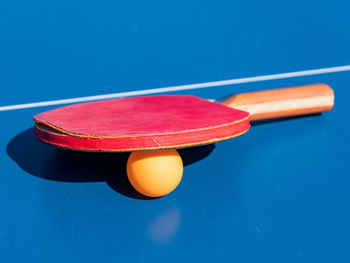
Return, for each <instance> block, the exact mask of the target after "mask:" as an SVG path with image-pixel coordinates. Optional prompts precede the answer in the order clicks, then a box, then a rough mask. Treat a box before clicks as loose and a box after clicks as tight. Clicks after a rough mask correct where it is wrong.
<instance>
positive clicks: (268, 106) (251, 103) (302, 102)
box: [221, 84, 334, 121]
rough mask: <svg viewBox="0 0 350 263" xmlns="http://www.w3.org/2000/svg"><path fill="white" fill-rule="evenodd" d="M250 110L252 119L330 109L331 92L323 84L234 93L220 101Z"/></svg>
mask: <svg viewBox="0 0 350 263" xmlns="http://www.w3.org/2000/svg"><path fill="white" fill-rule="evenodd" d="M221 104H224V105H226V106H228V107H231V108H235V109H240V110H244V111H247V112H249V113H250V119H251V120H252V121H257V120H266V119H274V118H282V117H291V116H298V115H308V114H316V113H321V112H325V111H329V110H331V109H332V107H333V104H334V92H333V90H332V88H331V87H329V86H328V85H326V84H312V85H306V86H299V87H292V88H282V89H273V90H264V91H256V92H248V93H241V94H237V95H233V96H231V97H229V98H227V99H225V100H224V101H222V102H221Z"/></svg>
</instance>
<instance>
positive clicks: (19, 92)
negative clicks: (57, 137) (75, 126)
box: [0, 0, 350, 263]
mask: <svg viewBox="0 0 350 263" xmlns="http://www.w3.org/2000/svg"><path fill="white" fill-rule="evenodd" d="M349 10H350V2H349V1H346V0H335V1H325V0H319V1H314V0H313V1H290V0H287V1H277V0H267V1H257V0H255V1H243V0H238V1H223V0H218V1H182V0H179V1H175V2H168V1H79V0H77V1H66V0H62V1H20V0H15V1H8V0H3V1H1V2H0V88H1V96H0V122H1V131H0V132H1V136H0V149H1V150H0V164H1V173H0V209H1V210H0V262H2V263H7V262H37V263H39V262H52V263H53V262H66V263H68V262H152V263H155V262H349V261H350V226H349V222H350V191H349V189H350V172H349V171H350V161H349V157H350V153H349V147H350V144H349V135H350V120H349V113H350V112H349V101H348V100H349V98H350V88H349V87H350V71H349V70H350V66H349V65H350V48H349V47H350V18H349ZM311 83H326V84H329V85H330V86H331V87H332V88H333V89H334V91H335V107H334V109H333V110H332V111H331V112H328V113H324V114H320V115H314V116H309V117H301V118H292V119H287V120H281V121H272V122H264V123H258V124H256V125H253V126H252V127H251V129H250V131H249V132H248V133H247V134H245V135H243V136H240V137H238V138H235V139H232V140H228V141H224V142H220V143H217V144H215V145H212V146H205V147H196V148H189V149H185V150H182V151H181V154H182V155H183V157H184V162H185V169H184V175H183V179H182V182H181V184H180V185H179V186H178V188H177V189H176V190H175V191H174V192H173V193H171V194H170V195H168V196H165V197H163V198H159V199H154V200H145V199H143V198H141V197H140V196H138V195H135V193H134V192H133V190H132V189H130V185H129V184H128V182H127V180H126V177H125V171H124V168H123V163H124V161H125V159H126V158H127V154H98V153H81V152H73V151H67V150H61V149H56V148H54V147H50V146H48V145H44V144H42V143H41V142H39V141H37V140H36V139H35V138H34V136H33V121H32V117H33V116H34V115H35V114H37V113H40V112H43V111H46V110H49V109H52V108H56V107H59V106H62V105H67V104H70V103H76V102H79V101H86V100H95V99H101V98H106V97H121V96H136V95H147V94H193V95H197V96H200V97H203V98H207V99H216V98H220V97H224V96H226V95H230V94H234V93H239V92H246V91H256V90H263V89H270V88H280V87H288V86H298V85H304V84H311ZM106 94H107V95H106ZM111 94H112V95H111ZM67 99H68V100H67Z"/></svg>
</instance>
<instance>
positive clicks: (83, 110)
mask: <svg viewBox="0 0 350 263" xmlns="http://www.w3.org/2000/svg"><path fill="white" fill-rule="evenodd" d="M333 103H334V93H333V90H332V89H331V88H330V87H329V86H328V85H325V84H313V85H306V86H300V87H292V88H282V89H275V90H267V91H257V92H250V93H242V94H237V95H233V96H231V97H228V98H227V99H225V100H223V101H221V102H220V103H217V102H213V101H208V100H205V99H201V98H198V97H195V96H188V95H157V96H144V97H131V98H119V99H111V100H105V101H95V102H86V103H81V104H74V105H69V106H65V107H61V108H58V109H54V110H50V111H47V112H44V113H40V114H38V115H36V116H34V121H35V129H34V132H35V136H36V137H37V138H38V139H39V140H41V141H43V142H44V143H47V144H51V145H54V146H57V147H61V148H67V149H73V150H79V151H106V152H125V151H128V152H135V151H146V150H147V151H153V150H167V149H179V148H183V147H191V146H197V145H203V144H209V143H215V142H218V141H222V140H226V139H230V138H233V137H237V136H239V135H242V134H244V133H245V132H247V131H248V129H249V127H250V125H249V122H250V121H257V120H265V119H273V118H281V117H290V116H298V115H307V114H315V113H320V112H324V111H329V110H330V109H331V108H332V107H333Z"/></svg>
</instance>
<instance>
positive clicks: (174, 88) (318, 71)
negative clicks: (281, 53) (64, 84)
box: [0, 65, 350, 111]
mask: <svg viewBox="0 0 350 263" xmlns="http://www.w3.org/2000/svg"><path fill="white" fill-rule="evenodd" d="M344 71H350V65H344V66H337V67H328V68H319V69H311V70H303V71H295V72H288V73H278V74H270V75H261V76H253V77H244V78H237V79H229V80H219V81H211V82H203V83H197V84H186V85H178V86H171V87H163V88H155V89H147V90H137V91H128V92H118V93H112V94H103V95H95V96H86V97H78V98H70V99H60V100H50V101H41V102H33V103H24V104H16V105H8V106H0V111H10V110H18V109H28V108H37V107H44V106H53V105H62V104H72V103H79V102H87V101H96V100H104V99H114V98H122V97H132V96H141V95H151V94H159V93H167V92H174V91H182V90H191V89H202V88H209V87H219V86H227V85H236V84H243V83H252V82H261V81H267V80H277V79H287V78H296V77H303V76H312V75H321V74H328V73H335V72H344Z"/></svg>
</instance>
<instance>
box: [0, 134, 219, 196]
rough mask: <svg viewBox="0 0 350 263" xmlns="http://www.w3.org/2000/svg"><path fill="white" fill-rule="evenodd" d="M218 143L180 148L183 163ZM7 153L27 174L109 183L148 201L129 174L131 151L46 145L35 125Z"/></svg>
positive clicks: (193, 159)
mask: <svg viewBox="0 0 350 263" xmlns="http://www.w3.org/2000/svg"><path fill="white" fill-rule="evenodd" d="M214 148H215V146H214V145H213V144H211V145H205V146H199V147H191V148H186V149H181V150H179V153H180V155H181V157H182V159H183V162H184V165H185V166H186V165H190V164H192V163H195V162H197V161H199V160H201V159H203V158H205V157H206V156H207V155H209V154H210V153H211V152H212V151H213V150H214ZM6 151H7V154H8V155H9V157H10V158H11V159H12V160H13V161H15V162H16V163H17V165H18V166H19V167H20V168H21V169H23V170H24V171H26V172H27V173H29V174H31V175H33V176H37V177H40V178H43V179H47V180H53V181H60V182H72V183H83V182H104V181H105V182H107V184H108V185H109V186H110V187H111V188H112V189H113V190H114V191H116V192H118V193H120V194H122V195H125V196H128V197H130V198H135V199H141V200H149V199H154V198H149V197H146V196H143V195H141V194H139V193H138V192H136V191H135V190H134V188H133V187H132V186H131V184H130V183H129V180H128V178H127V175H126V163H127V160H128V157H129V154H130V153H102V152H101V153H98V152H79V151H70V150H64V149H58V148H56V147H53V146H50V145H46V144H44V143H42V142H40V141H38V140H37V139H36V138H35V137H34V133H33V128H30V129H27V130H25V131H23V132H21V133H20V134H18V135H16V136H15V137H14V138H12V139H11V140H10V142H9V143H8V145H7V149H6Z"/></svg>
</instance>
